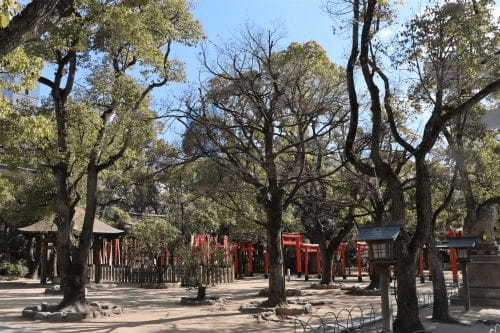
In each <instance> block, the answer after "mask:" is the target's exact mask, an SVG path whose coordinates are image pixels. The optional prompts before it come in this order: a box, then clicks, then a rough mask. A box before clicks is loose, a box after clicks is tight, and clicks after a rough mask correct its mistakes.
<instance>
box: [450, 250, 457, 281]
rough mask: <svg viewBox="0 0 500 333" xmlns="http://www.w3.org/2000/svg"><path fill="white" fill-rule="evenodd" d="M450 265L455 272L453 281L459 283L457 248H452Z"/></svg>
mask: <svg viewBox="0 0 500 333" xmlns="http://www.w3.org/2000/svg"><path fill="white" fill-rule="evenodd" d="M449 253H450V267H451V272H452V273H453V283H458V264H457V249H450V250H449Z"/></svg>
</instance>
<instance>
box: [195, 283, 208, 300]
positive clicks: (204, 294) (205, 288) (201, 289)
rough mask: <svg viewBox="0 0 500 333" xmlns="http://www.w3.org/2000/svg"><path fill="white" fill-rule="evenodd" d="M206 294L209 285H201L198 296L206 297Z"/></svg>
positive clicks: (200, 297)
mask: <svg viewBox="0 0 500 333" xmlns="http://www.w3.org/2000/svg"><path fill="white" fill-rule="evenodd" d="M206 295H207V287H206V286H202V285H199V286H198V295H197V298H198V299H205V297H206Z"/></svg>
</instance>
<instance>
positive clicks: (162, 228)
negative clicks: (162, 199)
mask: <svg viewBox="0 0 500 333" xmlns="http://www.w3.org/2000/svg"><path fill="white" fill-rule="evenodd" d="M178 233H179V231H178V230H177V229H176V228H175V227H174V226H173V225H172V224H171V223H170V222H169V221H167V220H164V219H158V218H146V219H144V220H142V221H140V222H138V223H136V224H135V225H134V226H133V228H132V233H131V237H132V238H134V239H137V240H138V247H136V248H134V251H136V253H135V255H143V256H146V257H148V258H150V259H156V258H157V257H158V256H160V254H161V251H162V249H163V248H167V247H168V245H169V243H170V242H172V241H173V240H174V239H175V238H176V237H177V235H178Z"/></svg>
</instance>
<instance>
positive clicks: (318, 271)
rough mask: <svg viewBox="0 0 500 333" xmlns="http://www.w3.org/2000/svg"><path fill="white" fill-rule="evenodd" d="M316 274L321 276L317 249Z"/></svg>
mask: <svg viewBox="0 0 500 333" xmlns="http://www.w3.org/2000/svg"><path fill="white" fill-rule="evenodd" d="M316 275H318V276H321V263H320V253H319V250H318V251H316Z"/></svg>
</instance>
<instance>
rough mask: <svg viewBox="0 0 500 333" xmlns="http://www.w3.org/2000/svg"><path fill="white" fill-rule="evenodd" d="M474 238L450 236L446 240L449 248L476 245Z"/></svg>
mask: <svg viewBox="0 0 500 333" xmlns="http://www.w3.org/2000/svg"><path fill="white" fill-rule="evenodd" d="M476 241H477V240H476V238H451V239H450V240H449V241H448V247H450V248H471V247H474V246H476Z"/></svg>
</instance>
